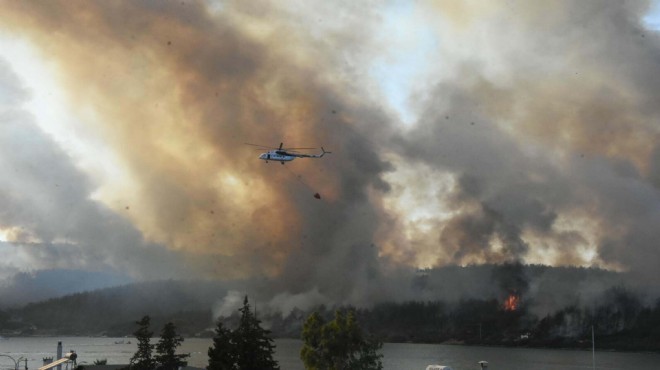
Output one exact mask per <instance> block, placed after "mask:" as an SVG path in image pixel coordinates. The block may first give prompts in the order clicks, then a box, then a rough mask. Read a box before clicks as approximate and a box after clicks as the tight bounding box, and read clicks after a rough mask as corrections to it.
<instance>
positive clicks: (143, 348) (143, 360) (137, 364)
mask: <svg viewBox="0 0 660 370" xmlns="http://www.w3.org/2000/svg"><path fill="white" fill-rule="evenodd" d="M150 322H151V318H150V317H149V316H144V317H143V318H142V319H141V320H139V321H136V322H135V323H136V324H137V325H138V329H137V330H136V331H135V332H134V333H133V335H135V339H137V341H138V343H137V345H138V348H137V351H136V352H135V354H134V355H133V357H132V358H131V365H130V367H131V369H132V370H153V369H154V367H155V362H154V360H153V358H152V357H151V351H152V350H153V345H152V344H151V343H150V340H151V336H152V335H153V334H154V333H153V332H152V331H150V330H149V323H150Z"/></svg>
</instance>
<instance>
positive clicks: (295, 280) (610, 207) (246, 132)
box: [0, 0, 660, 311]
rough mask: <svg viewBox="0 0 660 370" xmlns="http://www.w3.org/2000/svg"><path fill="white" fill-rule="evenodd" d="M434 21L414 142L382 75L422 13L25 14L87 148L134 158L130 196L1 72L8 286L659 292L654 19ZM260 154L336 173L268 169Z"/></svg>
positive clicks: (428, 7)
mask: <svg viewBox="0 0 660 370" xmlns="http://www.w3.org/2000/svg"><path fill="white" fill-rule="evenodd" d="M411 6H412V7H415V8H416V9H417V12H415V13H411V14H414V15H413V16H414V17H416V19H415V20H416V21H417V22H418V23H423V24H426V25H428V30H430V31H429V32H430V33H431V34H432V38H433V40H434V43H433V48H434V51H433V53H431V54H429V55H430V56H429V60H428V61H426V63H424V66H425V68H426V69H425V70H423V71H420V75H421V76H422V77H420V81H419V82H418V83H415V84H414V87H415V89H416V90H415V91H414V92H413V93H412V94H411V97H410V99H411V101H414V103H413V104H411V106H412V108H411V109H412V110H413V111H414V113H415V114H416V117H417V119H416V121H415V122H413V123H411V124H410V125H408V126H404V125H403V124H400V123H399V122H398V120H397V119H396V118H395V117H396V116H395V114H392V109H391V108H390V107H388V106H387V105H386V104H385V103H384V99H383V95H386V93H384V92H379V91H377V87H376V84H375V83H374V81H373V79H372V77H373V76H372V75H370V70H371V68H373V67H374V66H373V64H372V60H376V59H378V58H379V57H380V56H382V55H383V51H382V50H383V48H385V49H386V48H387V47H388V46H390V43H389V42H388V38H387V32H383V30H382V27H384V25H383V23H382V22H383V20H384V19H385V18H386V17H385V16H384V15H386V13H387V12H393V11H397V10H398V9H397V8H396V7H392V5H391V4H388V3H386V2H385V3H382V4H381V3H378V2H376V3H374V4H367V5H364V6H360V5H355V4H353V3H351V2H346V3H345V4H344V3H341V2H340V3H334V2H333V5H332V6H330V5H327V4H326V3H325V2H318V3H316V2H315V3H314V4H309V3H308V2H301V3H289V2H287V4H286V5H284V4H281V3H280V2H268V1H258V2H250V3H245V2H233V1H227V2H215V1H209V2H187V1H183V2H157V1H123V2H105V1H62V2H18V1H10V2H7V3H5V4H3V12H2V14H0V21H1V22H0V24H2V28H1V31H2V33H3V36H6V35H8V37H14V38H20V39H21V40H25V42H27V43H29V44H30V45H33V46H34V47H35V48H36V49H37V50H38V51H39V53H40V55H41V57H42V58H44V60H48V61H49V62H50V63H52V64H53V65H54V66H55V69H56V77H57V80H58V82H59V84H60V86H61V88H62V90H63V93H64V94H65V95H66V99H67V102H68V106H67V108H68V109H69V110H70V111H71V114H72V115H74V116H76V117H77V118H78V119H79V120H80V122H82V123H80V122H76V123H71V124H70V127H69V130H70V131H69V133H68V135H71V136H75V137H77V139H78V140H89V141H92V142H98V143H102V145H99V146H98V149H97V151H96V152H94V151H93V150H92V151H90V152H88V153H87V155H89V156H91V157H94V156H101V155H102V154H103V153H105V152H111V153H112V154H113V155H114V157H115V158H116V163H115V164H114V166H116V168H113V170H112V171H114V172H112V171H111V172H112V173H114V174H116V176H110V177H108V176H106V177H99V176H97V175H96V174H95V173H94V171H89V170H87V167H84V166H81V165H80V163H81V161H82V158H80V156H79V154H78V155H76V154H72V152H71V151H69V150H67V148H66V145H64V144H62V143H64V142H66V140H62V138H61V137H60V138H57V137H55V138H53V137H51V136H49V135H47V134H45V133H44V132H42V131H41V130H40V129H39V127H40V126H39V125H38V124H37V123H38V122H35V118H34V117H32V116H31V115H30V113H29V112H28V111H27V109H23V108H21V107H20V105H21V104H22V102H25V101H28V100H29V91H27V90H26V88H25V87H22V85H21V82H20V80H19V79H18V78H17V77H15V76H13V75H12V74H11V72H10V71H9V68H2V69H0V70H2V71H3V72H1V73H2V75H0V77H2V81H3V83H2V85H3V87H2V88H3V90H2V91H0V93H1V95H0V98H1V99H2V102H0V107H1V109H2V112H0V114H2V117H3V119H2V121H1V122H0V124H2V126H3V127H2V131H1V132H0V135H1V136H0V140H2V144H3V145H2V146H0V148H1V149H0V150H1V151H2V152H3V153H2V154H3V155H2V157H1V159H0V165H1V166H2V167H0V168H1V171H2V174H3V180H2V182H1V183H0V199H1V200H2V207H3V208H2V211H1V212H0V230H1V231H2V232H3V235H5V236H4V239H5V241H3V242H1V243H2V244H1V245H0V247H1V248H2V249H3V250H6V251H8V254H9V255H10V256H11V257H10V259H9V261H11V262H9V263H7V262H6V263H5V265H6V267H7V269H11V272H18V271H24V270H25V267H23V266H29V269H46V268H54V267H57V268H80V269H89V270H107V271H121V272H123V273H126V274H128V275H130V276H132V277H134V278H138V279H154V278H163V277H183V276H185V277H198V278H199V277H202V278H221V279H248V280H249V281H250V284H249V286H250V287H249V289H250V290H252V291H253V292H252V293H253V294H256V295H258V296H260V298H261V299H264V300H271V304H272V305H274V306H280V308H282V309H283V310H285V311H287V310H289V311H290V310H291V309H292V307H289V306H290V302H291V301H295V302H298V303H297V305H300V306H308V305H311V304H324V303H330V302H336V303H354V304H367V303H370V302H374V301H378V300H382V299H410V298H415V297H418V296H416V294H418V292H415V290H414V289H413V288H411V285H410V284H409V281H410V279H411V277H412V275H413V273H412V271H414V269H415V268H416V267H435V266H444V265H450V264H461V265H465V264H481V263H505V262H522V263H544V264H550V265H581V266H598V267H603V268H608V269H615V270H624V271H630V272H632V273H634V274H639V276H641V277H643V278H644V281H654V280H653V279H655V280H657V277H658V272H657V268H656V267H655V261H656V260H657V259H658V248H657V240H660V234H659V233H660V232H659V231H658V230H659V229H658V228H657V227H656V225H658V223H659V222H660V190H659V189H660V146H659V144H658V143H659V142H660V140H658V119H659V118H660V112H659V111H658V108H657V104H656V103H655V101H654V97H655V96H658V95H659V94H658V93H659V92H660V91H658V90H660V80H659V79H660V77H659V76H660V74H659V73H657V72H658V67H657V66H658V65H660V63H659V62H660V45H659V39H658V35H657V33H656V32H655V31H650V30H647V29H646V28H645V27H644V25H643V23H642V19H643V17H644V16H645V15H646V12H647V11H648V4H647V3H646V2H642V1H639V2H622V1H614V0H612V1H580V2H575V1H555V2H549V3H539V2H528V1H523V0H514V1H496V2H492V1H491V2H488V3H484V2H482V1H477V0H474V1H470V0H466V1H460V2H457V1H441V0H438V1H425V2H419V3H415V4H414V5H411ZM329 8H331V9H329ZM384 35H385V36H384ZM422 80H423V81H422ZM246 142H248V143H256V144H262V145H273V146H277V145H278V144H279V143H280V142H284V143H285V146H286V145H288V146H319V147H320V146H321V145H322V146H324V147H325V148H326V149H328V150H332V151H333V154H331V155H329V156H327V157H324V158H323V159H322V160H302V159H301V160H296V161H294V162H292V163H290V164H287V165H286V166H281V165H280V164H278V163H270V164H268V165H266V164H264V163H260V162H259V161H258V160H257V159H256V157H257V155H258V154H259V153H258V152H255V151H253V150H252V149H251V148H250V147H248V146H246V145H244V143H246ZM315 193H319V194H320V195H321V199H320V200H319V199H315V198H314V197H313V195H314V194H315ZM411 204H413V205H414V206H411ZM6 271H9V270H6ZM7 274H8V273H7ZM485 276H486V275H485ZM488 279H499V277H492V276H491V277H489V278H488ZM520 279H523V277H520ZM520 279H519V280H520ZM484 284H485V285H488V286H490V285H489V284H490V283H488V284H486V283H484ZM515 284H517V288H516V289H523V290H524V291H526V292H527V291H529V292H534V289H535V287H537V286H538V284H534V283H529V282H526V281H522V280H521V281H517V282H516V283H515ZM424 294H427V293H424Z"/></svg>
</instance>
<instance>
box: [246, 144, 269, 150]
mask: <svg viewBox="0 0 660 370" xmlns="http://www.w3.org/2000/svg"><path fill="white" fill-rule="evenodd" d="M243 144H245V145H250V146H256V147H259V148H262V149H277V147H275V146H268V145H259V144H250V143H243Z"/></svg>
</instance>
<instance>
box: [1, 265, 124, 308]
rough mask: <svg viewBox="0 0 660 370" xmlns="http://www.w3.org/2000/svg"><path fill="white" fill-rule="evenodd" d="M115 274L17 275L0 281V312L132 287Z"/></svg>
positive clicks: (41, 272) (49, 272)
mask: <svg viewBox="0 0 660 370" xmlns="http://www.w3.org/2000/svg"><path fill="white" fill-rule="evenodd" d="M132 282H133V280H132V279H131V278H130V277H128V276H126V275H122V274H119V273H113V272H92V271H82V270H39V271H34V272H21V273H18V274H16V275H14V276H12V277H11V278H9V279H7V280H5V281H0V297H1V299H0V309H6V308H10V307H18V306H23V305H25V304H27V303H32V302H40V301H43V300H46V299H50V298H55V297H61V296H63V295H67V294H73V293H78V292H84V291H90V290H97V289H102V288H108V287H113V286H119V285H125V284H129V283H132Z"/></svg>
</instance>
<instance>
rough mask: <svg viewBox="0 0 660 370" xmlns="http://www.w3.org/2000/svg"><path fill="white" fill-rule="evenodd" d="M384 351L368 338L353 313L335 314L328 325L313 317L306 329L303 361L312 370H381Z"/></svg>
mask: <svg viewBox="0 0 660 370" xmlns="http://www.w3.org/2000/svg"><path fill="white" fill-rule="evenodd" d="M381 347H382V343H380V342H378V341H375V340H372V339H369V338H367V337H365V335H364V334H363V333H362V330H361V329H360V327H359V325H358V324H357V320H356V319H355V313H354V312H353V311H352V310H350V311H339V310H338V311H335V318H334V320H332V321H330V322H328V323H324V322H323V320H322V319H321V317H320V316H319V315H318V314H317V313H313V314H312V315H310V316H309V317H308V318H307V320H306V321H305V324H304V327H303V348H302V349H301V351H300V357H301V359H302V360H303V363H304V365H305V368H306V369H308V370H321V369H323V370H325V369H328V370H380V369H382V368H383V365H382V363H381V358H382V357H383V356H382V355H381V354H380V353H379V350H380V348H381Z"/></svg>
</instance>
